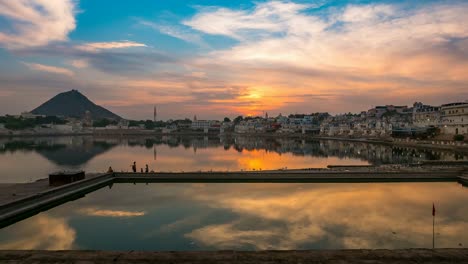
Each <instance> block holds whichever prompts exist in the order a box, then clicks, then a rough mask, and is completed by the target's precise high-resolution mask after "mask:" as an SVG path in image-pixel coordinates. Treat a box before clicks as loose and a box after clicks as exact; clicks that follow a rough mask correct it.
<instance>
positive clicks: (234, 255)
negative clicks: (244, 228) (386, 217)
mask: <svg viewBox="0 0 468 264" xmlns="http://www.w3.org/2000/svg"><path fill="white" fill-rule="evenodd" d="M0 263H3V264H19V263H34V264H42V263H77V264H78V263H82V264H85V263H86V264H93V263H102V264H106V263H121V264H126V263H172V264H179V263H184V264H185V263H193V264H198V263H199V264H209V263H223V264H229V263H241V264H242V263H249V264H250V263H264V264H267V263H268V264H271V263H283V264H289V263H291V264H293V263H294V264H296V263H312V264H313V263H317V264H319V263H320V264H322V263H339V264H354V263H356V264H357V263H359V264H361V263H369V264H370V263H372V264H386V263H411V264H416V263H442V264H445V263H468V249H436V250H431V249H403V250H384V249H378V250H306V251H296V250H291V251H254V252H246V251H214V252H144V251H29V250H26V251H0Z"/></svg>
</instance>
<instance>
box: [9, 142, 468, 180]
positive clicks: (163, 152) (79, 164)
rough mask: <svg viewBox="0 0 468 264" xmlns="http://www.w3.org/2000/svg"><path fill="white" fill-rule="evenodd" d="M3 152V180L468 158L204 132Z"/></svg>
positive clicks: (27, 145)
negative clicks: (79, 172)
mask: <svg viewBox="0 0 468 264" xmlns="http://www.w3.org/2000/svg"><path fill="white" fill-rule="evenodd" d="M0 156H1V157H2V159H1V161H0V169H2V170H3V171H5V172H8V174H5V175H4V176H2V177H1V178H0V182H25V181H32V180H36V179H39V178H44V177H46V176H47V174H48V173H50V172H51V171H54V170H62V169H84V170H86V171H88V172H96V171H106V170H107V168H108V167H109V166H112V167H113V168H114V170H115V171H128V170H130V164H131V163H132V162H133V161H136V162H137V165H138V167H139V168H141V167H143V166H144V164H148V165H149V166H150V169H151V170H155V171H195V170H205V171H206V170H221V171H225V170H231V171H232V170H253V169H255V170H259V169H262V170H266V169H280V168H285V167H287V168H289V169H292V168H311V167H326V166H327V165H337V164H351V165H357V164H376V165H377V164H391V163H399V164H405V163H415V162H419V161H423V160H455V159H457V160H460V159H467V157H465V156H463V155H462V154H458V153H453V152H450V151H434V150H420V149H406V148H398V147H391V146H387V145H378V144H367V143H357V142H344V141H331V140H323V141H322V140H320V141H319V140H301V139H291V138H255V137H203V136H201V137H193V136H192V137H190V136H162V137H150V138H142V137H115V138H109V137H92V136H77V137H44V138H14V139H5V138H3V139H0ZM24 164H28V166H27V168H26V167H24Z"/></svg>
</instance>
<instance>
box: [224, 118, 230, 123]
mask: <svg viewBox="0 0 468 264" xmlns="http://www.w3.org/2000/svg"><path fill="white" fill-rule="evenodd" d="M223 121H224V122H231V119H229V117H225V118H224V120H223Z"/></svg>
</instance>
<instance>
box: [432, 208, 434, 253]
mask: <svg viewBox="0 0 468 264" xmlns="http://www.w3.org/2000/svg"><path fill="white" fill-rule="evenodd" d="M434 248H435V205H434V203H432V249H434Z"/></svg>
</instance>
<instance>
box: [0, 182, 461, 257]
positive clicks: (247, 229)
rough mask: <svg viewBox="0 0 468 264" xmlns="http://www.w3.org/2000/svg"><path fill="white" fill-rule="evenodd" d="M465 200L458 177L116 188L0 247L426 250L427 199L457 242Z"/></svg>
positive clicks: (15, 230) (20, 230)
mask: <svg viewBox="0 0 468 264" xmlns="http://www.w3.org/2000/svg"><path fill="white" fill-rule="evenodd" d="M467 199H468V192H467V191H466V189H463V188H461V187H460V186H459V185H457V184H455V183H386V184H310V183H306V184H304V183H288V184H266V183H261V184H238V183H236V184H215V183H208V184H200V183H197V184H189V183H186V184H184V183H175V184H162V183H158V184H149V185H145V184H137V185H133V184H115V185H114V186H113V188H112V189H108V188H104V189H101V190H99V191H96V192H95V193H91V194H89V195H87V196H86V197H85V198H82V199H80V200H76V201H73V202H70V203H67V204H64V205H62V206H59V207H57V208H54V209H51V210H49V211H47V212H45V213H41V214H39V215H36V216H34V217H31V218H29V219H26V220H24V221H22V222H19V223H17V224H14V225H12V226H9V227H7V228H4V229H2V230H0V248H1V249H11V248H18V247H21V248H30V249H33V248H34V249H73V248H79V249H104V250H131V249H135V250H219V249H238V250H258V249H322V248H323V249H331V248H333V249H338V248H414V247H431V245H432V215H431V210H432V202H435V203H436V206H437V218H436V223H437V224H436V233H437V236H436V244H437V246H438V247H458V246H459V244H460V243H461V244H462V245H466V244H467V243H468V234H467V233H466V232H464V231H465V230H466V229H467V228H468V221H467V220H468V204H467V203H466V201H467ZM41 219H42V220H44V219H51V220H50V221H49V220H48V221H42V220H41ZM54 221H55V222H54ZM44 222H46V223H53V225H52V224H46V225H45V224H44ZM41 223H42V224H41ZM45 230H47V232H46V231H45ZM62 234H67V235H66V237H67V238H70V239H71V241H70V239H68V240H65V239H64V237H63V236H62ZM51 238H56V240H57V241H56V242H54V243H51V242H50V241H51ZM28 240H31V242H28Z"/></svg>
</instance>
